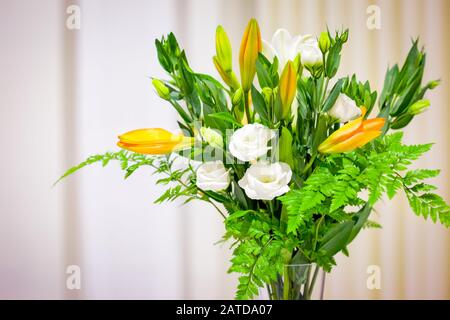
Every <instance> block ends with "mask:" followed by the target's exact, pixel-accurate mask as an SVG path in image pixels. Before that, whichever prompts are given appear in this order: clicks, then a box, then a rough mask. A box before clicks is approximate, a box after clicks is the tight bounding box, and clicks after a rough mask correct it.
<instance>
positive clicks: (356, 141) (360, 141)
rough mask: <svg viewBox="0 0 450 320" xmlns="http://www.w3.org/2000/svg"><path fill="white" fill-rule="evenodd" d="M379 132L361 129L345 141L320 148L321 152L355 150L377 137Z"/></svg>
mask: <svg viewBox="0 0 450 320" xmlns="http://www.w3.org/2000/svg"><path fill="white" fill-rule="evenodd" d="M380 134H381V131H361V132H358V133H356V134H355V135H353V136H351V137H350V138H348V139H347V140H345V141H342V142H340V143H338V144H335V145H333V146H330V147H329V148H327V149H325V150H322V151H321V152H322V153H341V152H349V151H352V150H355V149H356V148H359V147H362V146H363V145H365V144H366V143H368V142H370V141H372V140H373V139H375V138H377V137H378V136H379V135H380Z"/></svg>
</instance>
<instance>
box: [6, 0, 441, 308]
mask: <svg viewBox="0 0 450 320" xmlns="http://www.w3.org/2000/svg"><path fill="white" fill-rule="evenodd" d="M71 5H76V6H77V7H70V6H71ZM371 5H375V6H377V7H369V6H371ZM69 7H70V8H69ZM368 7H369V9H368ZM68 8H69V9H68ZM74 8H75V9H74ZM374 8H375V11H376V10H377V9H376V8H379V13H380V18H381V20H380V25H379V29H378V28H375V29H373V28H372V29H371V28H368V25H367V20H368V19H370V16H372V15H373V13H374V11H373V10H374ZM78 9H79V18H80V20H79V22H80V25H79V27H80V28H79V29H69V28H68V27H67V19H68V18H69V19H70V16H71V14H73V13H75V14H76V13H77V10H78ZM74 10H75V11H74ZM67 11H68V12H67ZM449 14H450V1H447V0H421V1H419V0H415V1H414V0H403V1H400V0H385V1H377V0H370V1H368V0H367V1H365V0H342V1H337V0H327V1H324V0H322V1H316V0H310V1H306V0H305V1H294V0H280V1H269V0H260V1H256V0H253V1H250V0H245V1H242V0H227V1H225V0H223V1H212V0H169V1H159V0H158V1H156V0H155V1H153V0H146V1H144V0H128V1H125V0H115V1H107V0H89V1H87V0H85V1H75V0H73V1H66V0H40V1H25V0H0V44H1V50H0V70H1V73H0V121H1V122H0V133H1V134H0V143H1V145H2V156H1V159H2V160H1V166H0V173H1V175H0V177H1V179H0V298H4V299H15V298H19V299H29V298H51V299H64V298H69V299H77V298H80V299H104V298H105V299H107V298H113V299H115V298H125V299H128V298H149V299H163V298H168V299H179V298H187V299H200V298H201V299H226V298H233V296H234V290H235V285H236V275H229V274H227V273H226V270H227V268H228V267H229V263H228V260H229V258H230V252H229V250H228V247H227V246H226V245H214V243H215V242H216V241H218V240H219V239H220V237H221V236H222V234H223V231H224V230H223V226H222V223H221V220H220V219H219V217H218V215H217V214H216V213H215V212H214V211H213V209H211V208H209V207H208V206H206V205H203V204H195V203H191V204H190V205H188V206H183V207H181V206H180V205H179V204H177V203H175V204H166V205H154V204H153V203H152V201H153V200H154V199H155V198H156V197H157V196H158V195H159V194H160V193H161V192H162V191H163V189H162V188H160V187H155V185H154V182H155V177H153V176H151V175H150V173H151V172H150V171H146V170H141V171H140V172H138V173H136V174H135V175H133V176H132V177H130V178H129V179H127V180H126V181H123V173H122V172H121V171H120V170H119V167H118V165H116V164H114V165H110V166H108V167H107V168H100V167H99V166H95V167H91V168H87V169H85V170H83V171H82V172H80V173H79V174H77V175H75V176H72V177H70V178H68V179H67V180H65V181H63V182H62V183H60V184H58V185H57V186H55V187H52V183H53V182H54V181H55V180H56V179H57V178H58V176H59V175H60V174H61V173H62V172H63V171H64V170H65V169H66V168H68V167H69V166H72V165H74V164H77V163H78V162H80V161H82V160H83V159H85V158H86V157H87V156H89V155H91V154H95V153H102V152H104V151H108V150H117V147H116V146H115V142H116V136H117V134H119V133H123V132H125V131H128V130H131V129H135V128H142V127H156V126H157V127H164V128H168V129H175V125H176V122H175V120H176V114H175V112H174V111H173V110H172V109H171V107H170V106H169V105H167V104H166V103H164V101H162V100H160V99H159V98H158V97H157V95H156V94H155V93H154V92H153V90H152V88H151V81H150V79H149V77H150V76H155V77H164V74H163V72H162V70H161V68H160V67H159V65H158V61H157V58H156V50H155V48H154V39H155V38H159V37H161V36H162V35H164V34H166V33H168V32H169V31H173V32H174V33H175V34H176V35H177V37H178V40H179V42H180V44H181V46H182V47H184V48H185V49H186V51H187V55H188V59H189V61H190V64H191V66H192V68H193V69H194V70H196V71H199V72H203V73H211V74H214V75H217V74H216V72H215V70H214V66H213V64H212V59H211V58H212V56H213V55H214V50H215V47H214V35H215V27H216V26H217V25H218V24H222V25H223V26H224V27H225V29H226V30H227V32H228V34H229V36H230V38H231V40H232V44H233V47H234V53H235V55H237V52H238V47H239V44H240V38H241V36H242V32H243V30H244V28H245V25H246V23H247V21H248V20H249V19H250V18H251V17H256V18H257V19H258V21H259V24H260V26H261V31H262V35H263V38H265V39H270V38H271V37H272V34H273V33H274V31H275V30H276V29H277V28H280V27H284V28H287V29H288V30H290V32H291V34H299V33H300V34H307V33H311V34H315V35H318V34H319V33H320V32H321V31H322V30H324V29H325V28H326V26H328V27H329V28H330V30H334V29H336V28H341V27H346V28H350V37H349V41H348V43H347V45H346V46H345V48H344V50H343V59H342V62H341V68H340V74H341V75H346V74H353V73H356V74H357V76H358V78H359V79H360V80H370V81H371V84H372V87H374V88H376V89H378V90H380V89H381V87H382V83H383V78H384V73H385V70H386V68H387V66H388V65H389V64H390V65H392V64H394V63H396V62H403V59H404V58H405V56H406V54H407V51H408V49H409V47H410V44H411V39H412V38H416V37H420V41H421V43H422V44H423V45H425V47H426V50H427V53H428V56H427V68H426V74H425V80H431V79H439V78H440V79H442V85H441V86H439V87H438V88H437V89H435V90H434V91H432V92H431V93H429V94H428V98H429V99H430V100H431V102H432V107H431V108H430V110H428V111H427V112H425V113H424V114H423V115H420V116H419V117H417V118H416V119H415V121H414V122H413V123H412V124H411V125H410V126H409V127H408V128H407V130H406V133H405V135H406V142H408V143H427V142H435V143H436V144H435V146H434V148H433V149H432V151H431V152H430V153H428V154H427V155H426V157H424V158H422V159H421V160H420V161H418V162H417V165H418V166H422V167H429V168H440V169H442V173H441V175H440V176H439V178H437V179H435V180H434V181H433V182H435V183H436V184H437V185H438V186H439V188H440V194H441V195H442V196H443V197H444V198H445V199H446V200H447V202H448V201H449V198H450V197H449V195H450V181H449V174H450V172H449V171H450V166H449V156H450V150H449V139H448V137H449V133H450V128H449V126H448V123H449V120H450V117H449V115H450V109H449V105H448V101H450V78H449V75H450V61H449V58H448V56H449V55H448V52H449V50H450V42H449V40H448V39H449V34H450V19H449V18H448V17H449ZM236 62H237V60H236ZM236 65H237V64H236ZM374 216H375V220H377V221H378V222H380V223H381V224H382V225H383V226H384V227H383V229H376V230H366V231H364V232H362V234H361V235H360V236H359V239H358V240H357V241H354V242H353V244H352V245H351V246H350V257H344V256H339V257H338V259H337V260H338V265H337V267H336V268H335V269H334V270H333V272H332V273H331V275H329V276H328V277H327V282H326V292H325V298H326V299H367V298H368V299H449V298H450V250H449V249H450V233H449V232H448V230H446V229H445V228H444V227H442V226H440V225H435V224H433V223H432V222H431V221H424V220H423V219H422V218H420V217H416V216H415V215H414V214H413V213H412V211H411V210H410V209H409V207H408V204H407V200H406V198H405V197H404V196H403V195H398V196H397V197H396V198H395V199H394V200H393V201H389V202H388V201H387V200H382V201H380V203H379V204H378V206H377V213H375V214H374ZM70 265H77V266H79V267H80V270H81V289H80V290H69V289H67V287H66V278H67V276H68V274H66V270H67V267H68V266H70ZM373 265H375V266H379V268H380V271H381V288H380V289H375V290H369V289H368V287H367V285H366V282H367V278H368V277H369V274H368V273H367V271H368V267H369V266H373Z"/></svg>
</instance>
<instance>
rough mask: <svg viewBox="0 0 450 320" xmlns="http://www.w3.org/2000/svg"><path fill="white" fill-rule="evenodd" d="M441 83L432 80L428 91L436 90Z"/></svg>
mask: <svg viewBox="0 0 450 320" xmlns="http://www.w3.org/2000/svg"><path fill="white" fill-rule="evenodd" d="M440 83H441V80H432V81H430V82H428V83H427V85H426V87H427V88H428V89H434V88H436V87H437V86H438V85H439V84H440Z"/></svg>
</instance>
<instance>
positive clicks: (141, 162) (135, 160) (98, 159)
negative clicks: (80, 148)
mask: <svg viewBox="0 0 450 320" xmlns="http://www.w3.org/2000/svg"><path fill="white" fill-rule="evenodd" d="M111 160H114V161H119V162H120V167H121V169H122V170H124V171H125V179H126V178H128V177H129V176H131V175H132V174H133V173H134V172H135V171H136V170H137V169H138V168H140V167H141V166H152V165H153V162H154V161H155V159H154V158H150V157H147V156H145V155H142V154H137V153H131V152H127V151H125V150H121V151H119V152H106V153H104V154H96V155H93V156H90V157H88V158H87V159H86V160H85V161H83V162H81V163H80V164H78V165H76V166H74V167H72V168H70V169H69V170H67V171H66V172H65V173H64V174H63V175H62V176H61V177H60V178H59V179H58V180H57V181H56V182H55V183H54V184H57V183H58V182H59V181H61V180H62V179H64V178H66V177H68V176H70V175H71V174H73V173H75V172H77V171H78V170H80V169H82V168H84V167H86V166H89V165H92V164H95V163H101V165H102V167H105V166H106V165H107V164H108V163H109V162H110V161H111Z"/></svg>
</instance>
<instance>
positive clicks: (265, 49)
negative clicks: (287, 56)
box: [262, 39, 277, 62]
mask: <svg viewBox="0 0 450 320" xmlns="http://www.w3.org/2000/svg"><path fill="white" fill-rule="evenodd" d="M262 53H263V55H264V56H265V57H266V58H267V60H269V61H270V62H272V61H273V58H274V57H275V56H276V55H277V54H276V51H275V49H274V48H273V47H272V45H271V44H270V43H269V42H267V41H266V40H264V39H263V40H262Z"/></svg>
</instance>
